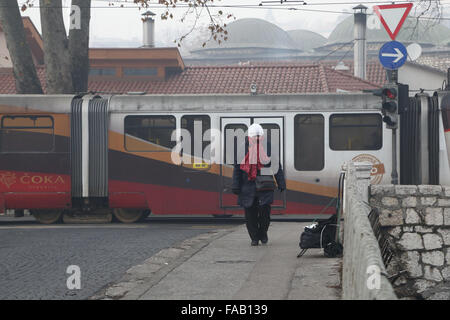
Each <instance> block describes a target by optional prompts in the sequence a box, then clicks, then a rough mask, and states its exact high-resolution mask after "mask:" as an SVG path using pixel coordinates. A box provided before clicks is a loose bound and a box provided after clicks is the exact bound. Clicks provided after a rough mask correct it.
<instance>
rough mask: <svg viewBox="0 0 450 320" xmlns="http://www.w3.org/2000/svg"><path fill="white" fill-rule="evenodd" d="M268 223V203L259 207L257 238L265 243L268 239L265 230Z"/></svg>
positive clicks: (267, 227)
mask: <svg viewBox="0 0 450 320" xmlns="http://www.w3.org/2000/svg"><path fill="white" fill-rule="evenodd" d="M269 225H270V204H265V205H263V206H260V207H259V240H261V242H262V243H266V242H267V240H268V237H267V230H269Z"/></svg>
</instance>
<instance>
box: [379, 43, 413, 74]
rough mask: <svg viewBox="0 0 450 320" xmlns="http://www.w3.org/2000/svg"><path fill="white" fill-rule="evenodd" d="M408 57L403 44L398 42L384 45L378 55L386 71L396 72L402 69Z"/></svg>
mask: <svg viewBox="0 0 450 320" xmlns="http://www.w3.org/2000/svg"><path fill="white" fill-rule="evenodd" d="M407 57H408V53H407V51H406V48H405V46H404V45H403V44H401V43H400V42H398V41H390V42H386V43H385V44H383V46H382V47H381V48H380V52H379V53H378V59H380V62H381V64H382V65H383V67H385V68H386V69H390V70H395V69H398V68H400V67H401V66H402V65H403V64H404V63H405V62H406V58H407Z"/></svg>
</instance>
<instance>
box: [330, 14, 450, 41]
mask: <svg viewBox="0 0 450 320" xmlns="http://www.w3.org/2000/svg"><path fill="white" fill-rule="evenodd" d="M353 19H354V18H353V16H349V17H348V18H346V19H345V20H343V21H342V22H341V23H339V24H338V25H337V26H336V28H334V30H333V31H332V32H331V34H330V36H329V37H328V41H327V43H326V44H325V45H332V44H339V43H348V42H351V41H353ZM416 23H417V20H416V19H415V18H407V19H406V21H405V23H404V24H403V27H402V29H401V30H400V32H399V34H398V36H397V38H396V40H397V41H401V42H405V43H409V42H418V43H420V44H426V45H438V44H440V43H442V41H444V39H446V38H449V37H450V29H449V28H447V27H445V26H443V25H441V24H436V25H430V24H428V23H427V21H425V22H424V21H422V20H419V22H418V24H417V26H416ZM367 41H368V42H387V41H391V39H390V38H389V36H388V34H387V32H386V30H384V28H383V26H381V28H380V29H378V30H376V29H367Z"/></svg>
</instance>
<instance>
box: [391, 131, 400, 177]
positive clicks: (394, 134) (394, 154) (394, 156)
mask: <svg viewBox="0 0 450 320" xmlns="http://www.w3.org/2000/svg"><path fill="white" fill-rule="evenodd" d="M391 183H392V184H398V172H397V129H392V172H391Z"/></svg>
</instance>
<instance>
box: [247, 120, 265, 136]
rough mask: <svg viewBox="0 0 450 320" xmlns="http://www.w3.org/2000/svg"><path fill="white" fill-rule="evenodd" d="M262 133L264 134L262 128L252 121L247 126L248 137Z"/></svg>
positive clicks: (261, 134)
mask: <svg viewBox="0 0 450 320" xmlns="http://www.w3.org/2000/svg"><path fill="white" fill-rule="evenodd" d="M263 135H264V130H263V128H262V127H261V126H260V125H259V124H257V123H254V124H252V125H251V126H250V127H248V136H249V137H255V136H263Z"/></svg>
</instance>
